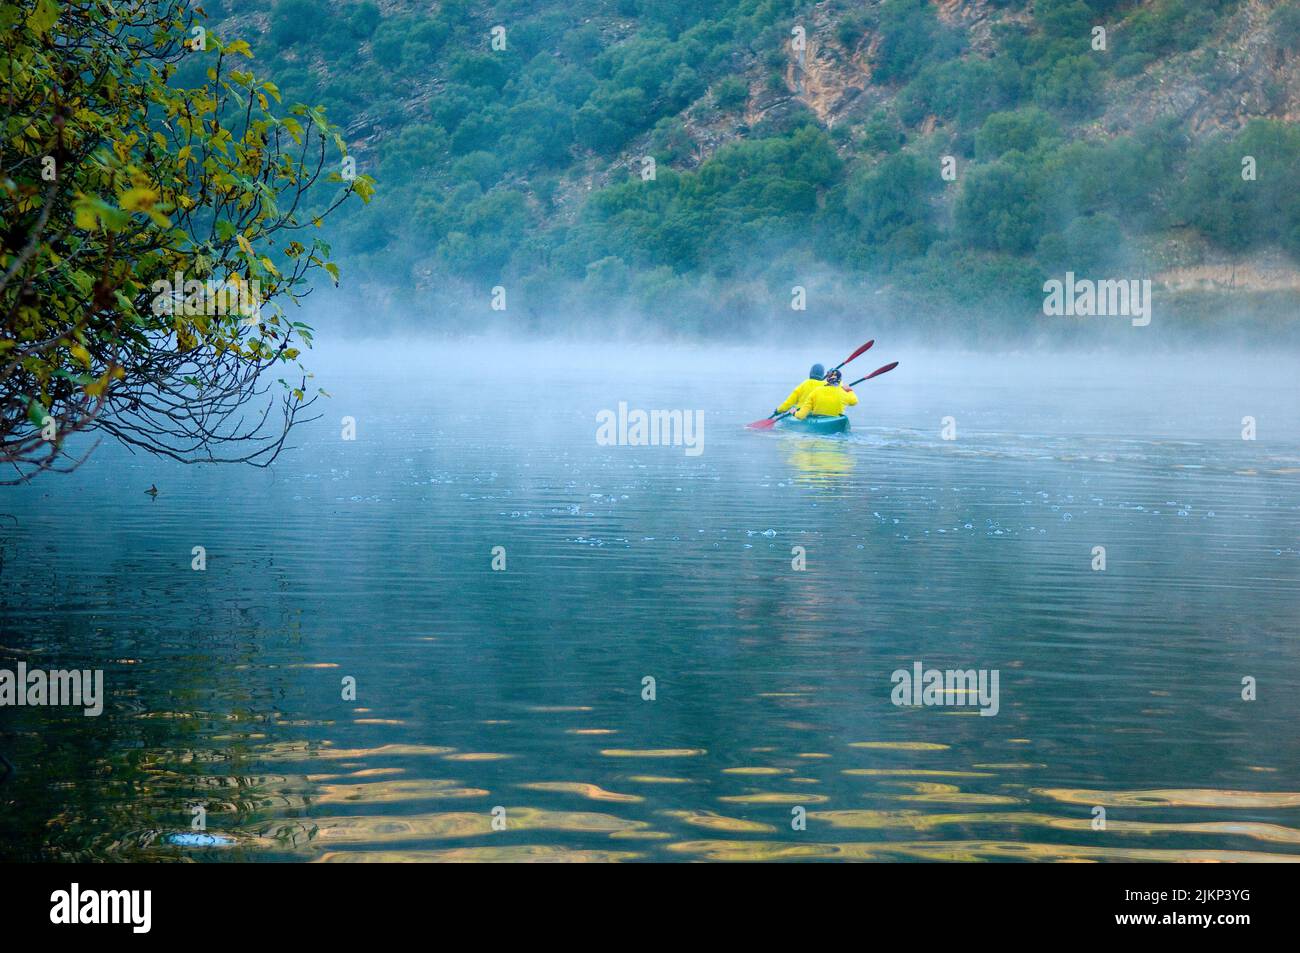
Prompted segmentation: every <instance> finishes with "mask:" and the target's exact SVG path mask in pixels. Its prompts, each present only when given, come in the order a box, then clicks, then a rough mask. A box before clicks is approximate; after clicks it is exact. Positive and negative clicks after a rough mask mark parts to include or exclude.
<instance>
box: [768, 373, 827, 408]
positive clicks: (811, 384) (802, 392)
mask: <svg viewBox="0 0 1300 953" xmlns="http://www.w3.org/2000/svg"><path fill="white" fill-rule="evenodd" d="M823 383H825V382H824V381H822V380H820V379H819V378H816V377H810V378H808V379H807V380H806V381H804V382H803V383H802V384H800V385H799V386H798V387H796V388H795V389H794V390H792V391H790V396H789V397H787V398H786V399H785V401H784V402H782V404H781V406H780V407H778V408H777V409H776V412H777V413H778V414H783V413H785V412H786V411H787V410H789V409H790V408H791V407H798V406H799V405H800V404H802V403H803V399H804V398H805V397H807V396H808V395H809V394H810V393H811V392H812V391H814V390H816V389H817V388H818V387H821V386H822V384H823Z"/></svg>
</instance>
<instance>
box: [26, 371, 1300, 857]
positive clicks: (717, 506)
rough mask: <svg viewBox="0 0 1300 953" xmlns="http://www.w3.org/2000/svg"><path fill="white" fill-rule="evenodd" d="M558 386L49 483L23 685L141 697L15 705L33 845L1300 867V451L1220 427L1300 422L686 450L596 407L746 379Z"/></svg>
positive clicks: (872, 434)
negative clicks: (626, 426)
mask: <svg viewBox="0 0 1300 953" xmlns="http://www.w3.org/2000/svg"><path fill="white" fill-rule="evenodd" d="M467 366H471V365H467ZM537 373H538V374H540V375H542V377H541V378H539V379H532V380H530V381H529V382H527V383H526V384H525V383H520V384H519V385H518V386H517V388H516V389H511V388H512V386H513V385H506V386H503V389H502V392H501V400H502V404H501V406H500V408H498V411H497V413H496V415H495V416H494V418H493V419H492V420H491V421H486V422H485V421H484V419H483V418H482V417H481V416H475V415H473V414H471V413H470V410H469V409H468V408H465V407H464V406H463V405H462V404H461V403H460V402H458V401H457V400H456V399H455V398H456V394H457V393H459V388H461V387H462V386H463V384H464V383H465V378H464V372H462V371H459V370H449V371H447V373H446V374H444V375H442V376H440V377H439V378H438V380H437V381H436V382H435V383H433V384H427V385H424V384H422V385H421V387H427V393H426V396H424V397H421V398H418V399H417V401H416V403H415V404H414V405H412V406H408V407H404V408H402V409H400V410H397V411H395V410H394V409H393V408H392V407H391V406H390V404H389V403H388V402H387V400H386V399H385V398H384V396H383V395H384V394H386V393H389V392H391V390H392V388H393V387H395V386H397V384H396V383H395V382H394V380H393V379H392V378H391V377H390V378H388V379H386V380H385V381H384V382H383V387H382V388H381V387H380V386H378V384H377V383H376V382H373V381H370V382H367V381H362V380H351V381H349V380H348V379H346V378H345V379H343V380H342V381H341V382H336V383H335V386H331V387H330V390H331V391H333V392H335V393H336V396H335V398H334V401H335V403H336V404H337V407H338V408H339V409H338V413H339V414H340V415H341V414H343V413H347V414H351V415H354V416H356V418H357V420H358V422H359V434H360V435H361V436H360V438H359V439H358V441H356V442H354V443H349V442H343V441H340V440H338V439H337V433H336V432H335V431H334V430H332V429H331V427H330V426H327V424H328V423H329V421H323V422H321V423H320V424H319V425H313V426H312V427H310V428H308V429H307V430H305V431H304V432H303V435H302V437H301V439H300V441H299V442H300V443H301V447H300V448H299V449H298V450H296V451H295V452H294V453H292V454H290V455H288V456H286V457H285V458H284V459H283V461H282V462H281V463H280V464H278V465H277V466H276V467H275V468H274V469H273V470H272V471H269V472H263V471H249V470H231V469H197V468H184V467H172V466H169V465H166V464H163V463H159V462H157V461H151V460H145V459H141V458H139V457H132V456H130V455H128V454H125V453H124V452H122V451H120V450H118V449H117V448H113V447H104V448H101V450H100V452H99V453H98V454H97V455H96V456H95V457H94V458H92V460H91V462H90V463H88V464H87V465H86V466H85V467H84V468H83V469H82V470H81V471H80V472H78V473H76V474H74V475H73V476H71V477H68V478H66V479H63V480H58V479H51V480H47V481H44V482H40V483H37V484H33V485H32V486H30V487H19V488H15V489H14V490H13V491H12V493H11V494H10V495H9V496H8V497H7V500H8V502H7V503H6V504H5V508H6V509H7V510H9V511H12V512H14V513H15V515H16V516H17V517H18V524H17V526H16V527H13V526H11V525H10V523H11V521H5V524H4V525H3V526H0V529H3V532H4V536H3V537H2V538H0V557H2V558H3V562H2V563H0V580H3V585H2V586H0V667H4V668H13V667H14V666H15V665H16V663H17V662H18V661H24V662H26V663H27V664H28V665H29V666H41V667H44V668H56V667H57V668H73V667H75V668H101V669H103V670H104V675H105V679H104V681H105V687H106V690H107V692H108V694H109V699H108V704H107V705H106V708H105V712H104V714H103V716H101V717H99V718H85V717H83V716H82V715H81V714H80V710H75V711H69V710H64V709H51V708H37V709H33V708H3V709H0V754H3V755H4V756H5V757H6V758H8V759H9V760H10V761H12V762H13V763H14V765H15V767H16V771H15V773H14V774H13V775H12V776H11V777H9V778H8V779H7V780H4V781H3V782H0V855H3V856H4V857H5V858H18V859H36V858H46V859H104V858H119V859H135V860H143V859H185V858H191V859H198V860H208V861H223V860H302V861H324V862H348V861H354V862H366V861H390V860H416V861H431V862H432V861H538V862H608V861H638V860H720V861H751V860H796V859H798V860H836V859H844V860H890V861H893V860H905V861H917V860H927V861H928V860H945V861H990V860H1042V861H1061V860H1083V861H1108V860H1130V861H1131V860H1138V861H1143V860H1147V861H1178V860H1224V861H1234V860H1294V859H1297V858H1300V768H1298V767H1297V765H1300V758H1298V757H1297V755H1300V744H1298V743H1297V734H1296V731H1295V727H1294V726H1295V724H1296V723H1297V716H1300V702H1297V700H1296V698H1295V696H1294V693H1292V692H1290V691H1289V690H1288V688H1287V687H1288V686H1292V685H1295V684H1300V653H1298V652H1297V650H1296V647H1295V646H1296V643H1295V636H1296V632H1295V618H1296V608H1297V595H1296V593H1297V591H1300V590H1298V588H1297V583H1300V544H1297V542H1296V540H1297V538H1298V537H1300V534H1298V533H1297V530H1298V529H1300V484H1297V481H1296V478H1297V476H1298V475H1300V466H1298V465H1300V447H1297V446H1296V445H1295V443H1294V442H1292V443H1287V442H1285V441H1279V440H1276V439H1275V440H1272V441H1263V440H1261V441H1257V442H1252V443H1247V442H1244V441H1240V440H1235V439H1231V438H1230V437H1225V438H1222V439H1219V438H1216V437H1214V436H1213V434H1214V433H1215V432H1216V429H1215V428H1221V427H1227V425H1228V424H1232V423H1233V420H1234V416H1233V415H1234V414H1235V415H1236V419H1239V417H1240V414H1241V413H1243V412H1245V411H1239V405H1240V404H1246V405H1249V407H1250V409H1251V411H1252V412H1254V413H1256V414H1258V415H1259V416H1260V418H1261V419H1268V420H1269V421H1271V422H1272V425H1273V430H1272V432H1273V433H1291V434H1294V433H1296V432H1300V431H1297V430H1296V427H1295V423H1296V422H1297V421H1298V420H1300V413H1298V412H1297V411H1298V410H1300V408H1297V406H1296V401H1295V398H1294V396H1293V393H1292V391H1290V390H1285V389H1282V388H1273V389H1270V387H1271V385H1270V384H1269V382H1268V381H1267V380H1262V379H1252V380H1251V381H1250V382H1249V387H1248V386H1247V385H1246V384H1243V385H1242V387H1243V388H1245V389H1243V390H1242V392H1241V395H1240V397H1241V399H1240V401H1231V400H1228V399H1227V398H1226V397H1224V398H1223V399H1222V400H1221V401H1220V402H1219V403H1214V402H1211V401H1203V402H1202V403H1201V404H1199V405H1198V406H1197V407H1196V408H1194V410H1192V411H1187V413H1189V414H1191V413H1194V414H1195V415H1194V416H1190V417H1180V416H1179V413H1180V409H1179V408H1178V407H1171V406H1169V405H1166V404H1161V403H1159V400H1158V399H1157V398H1155V397H1152V396H1151V394H1148V393H1146V392H1143V393H1141V394H1138V393H1131V392H1125V391H1123V390H1113V391H1110V392H1105V391H1102V392H1098V393H1092V392H1089V399H1091V400H1093V401H1094V404H1093V405H1091V406H1089V407H1088V409H1087V413H1086V415H1084V413H1083V412H1082V411H1080V410H1078V409H1077V406H1076V405H1075V404H1071V403H1068V402H1064V403H1061V404H1060V405H1052V406H1050V407H1045V408H1040V410H1041V414H1040V417H1039V418H1036V419H1035V420H1033V421H1027V420H1022V419H1020V417H1019V416H1017V415H1018V414H1021V413H1028V411H1025V410H1024V408H1025V407H1029V406H1033V407H1038V404H1040V403H1045V402H1050V401H1051V400H1054V399H1055V398H1054V397H1053V395H1054V394H1055V393H1056V392H1055V391H1053V390H1051V389H1049V388H1046V387H1043V386H1040V387H1038V388H1037V389H1036V390H1033V391H1032V392H1026V393H1025V394H1021V395H1019V396H1020V398H1021V402H1020V403H1019V404H1017V403H1015V401H1012V400H1008V393H1007V391H1006V384H1005V381H1002V380H997V381H993V380H990V381H988V382H986V383H985V385H983V386H979V387H976V386H970V387H967V388H966V389H964V390H962V391H960V399H958V398H956V397H953V396H952V394H953V393H956V392H943V391H935V392H931V391H929V390H924V389H916V388H919V387H920V386H921V385H919V384H917V385H913V390H911V391H908V390H907V389H906V385H905V384H901V383H900V384H899V385H897V386H895V388H894V389H893V390H887V389H883V388H882V389H878V390H876V391H870V392H864V393H863V397H864V406H862V407H859V408H855V412H856V413H857V416H855V418H854V430H853V431H852V432H850V433H849V434H846V435H843V436H839V437H833V438H811V437H805V436H800V435H792V434H779V433H774V434H755V433H752V432H746V431H744V430H743V427H742V425H743V423H744V421H745V420H746V419H748V417H751V416H753V414H752V413H751V414H749V415H746V414H744V413H742V412H741V411H740V409H739V408H737V409H736V413H735V419H734V420H730V419H726V418H724V417H723V416H721V415H720V414H718V413H715V412H712V411H711V412H710V416H709V417H708V418H707V420H708V423H707V426H708V427H709V428H710V429H709V431H708V439H707V442H706V445H705V446H706V451H705V452H704V453H703V454H702V455H701V456H699V457H686V456H685V455H683V454H681V453H680V452H678V453H673V452H670V451H671V449H672V448H624V447H599V446H597V445H596V444H595V442H594V438H593V434H594V423H593V421H594V414H595V413H596V411H598V410H599V409H600V408H602V407H607V406H613V405H615V404H616V403H617V400H619V399H630V400H632V401H640V402H641V403H642V404H644V405H646V406H660V405H662V406H685V407H692V406H713V405H712V404H711V403H708V402H707V400H706V397H707V393H706V391H707V388H708V381H707V379H704V378H701V379H695V378H692V379H691V380H690V382H688V383H685V384H676V385H674V387H676V388H677V389H676V390H668V391H664V390H663V389H662V385H661V383H659V382H657V381H655V380H653V379H652V378H651V377H650V376H646V377H644V378H639V377H636V376H635V375H632V376H625V377H622V378H618V379H615V378H614V377H611V378H610V379H608V380H602V379H598V378H595V377H593V373H592V372H591V370H590V368H584V369H583V370H582V371H581V372H580V373H576V372H575V373H573V374H572V375H570V376H566V375H569V374H570V372H569V371H566V370H565V369H563V368H545V369H542V370H539V371H538V372H537ZM457 374H461V377H457V376H456V375H457ZM688 376H689V375H688ZM895 376H897V377H898V380H899V381H900V382H905V381H906V380H907V379H906V378H904V377H903V376H902V375H901V374H900V375H895ZM423 379H424V378H421V380H423ZM1135 379H1137V380H1140V378H1135ZM557 381H559V382H560V383H563V384H564V385H565V386H564V387H559V386H557ZM411 384H412V386H410V387H406V390H407V391H409V392H410V393H416V394H419V393H422V391H421V388H420V387H416V386H414V380H413V381H412V382H411ZM779 384H780V381H778V380H777V379H773V380H771V381H769V382H768V383H767V384H766V385H765V390H764V393H759V392H758V389H757V388H756V392H755V393H754V394H753V395H752V398H753V399H752V404H753V406H756V407H763V406H768V403H767V402H766V401H767V395H766V391H767V390H770V391H782V388H781V387H780V386H779ZM340 385H341V386H340ZM926 386H930V385H926ZM935 386H937V385H935ZM1131 386H1133V387H1138V386H1140V385H1139V384H1133V385H1131ZM695 388H699V390H696V389H695ZM786 389H788V387H787V388H786ZM864 390H865V388H864ZM539 391H540V392H542V393H544V394H545V395H546V400H545V404H546V406H547V407H548V411H547V413H545V414H538V413H535V410H536V408H537V407H538V406H539ZM782 392H783V391H782ZM1031 396H1032V397H1034V398H1035V399H1036V401H1037V402H1038V403H1035V402H1034V401H1030V400H1029V397H1031ZM1220 396H1222V395H1220ZM746 399H748V398H746ZM1144 401H1151V402H1150V403H1149V404H1144V403H1143V402H1144ZM1097 402H1099V403H1097ZM950 404H951V406H949V405H950ZM1220 404H1222V406H1220ZM1009 406H1011V407H1013V408H1019V409H1015V410H1014V411H1013V410H1008V409H1007V408H1008V407H1009ZM1135 407H1137V408H1142V407H1147V410H1146V411H1145V413H1147V414H1148V416H1145V417H1142V416H1135V414H1136V413H1137V411H1135V410H1134V408H1135ZM1257 408H1259V409H1257ZM946 413H954V414H956V415H957V416H958V419H959V420H960V421H961V430H960V431H959V432H960V433H962V434H964V436H963V438H962V439H960V440H958V441H955V442H946V441H943V440H942V439H941V438H940V437H939V435H938V430H937V423H936V422H937V421H938V420H939V418H940V416H942V415H943V414H946ZM1072 414H1073V415H1074V416H1073V417H1072V416H1071V415H1072ZM1083 416H1086V417H1087V419H1088V420H1094V419H1105V420H1111V421H1114V422H1115V423H1114V427H1113V428H1112V429H1113V431H1114V434H1119V435H1118V436H1117V435H1113V434H1111V433H1110V432H1106V431H1099V430H1097V429H1095V428H1094V429H1092V430H1090V431H1088V432H1082V431H1079V432H1076V430H1075V429H1074V425H1073V424H1072V423H1071V421H1075V422H1076V423H1077V422H1078V419H1081V418H1082V417H1083ZM1047 420H1052V421H1065V423H1064V424H1062V425H1061V426H1060V427H1058V429H1057V430H1055V431H1050V430H1049V428H1047V427H1046V426H1044V422H1045V421H1047ZM1224 421H1226V422H1227V423H1226V424H1225V423H1224ZM932 424H933V425H932ZM1288 428H1289V429H1288ZM1228 429H1231V428H1230V427H1229V428H1228ZM1171 435H1172V436H1171ZM152 482H157V484H158V486H159V487H160V489H161V491H162V492H161V493H160V494H159V496H158V498H157V499H156V500H151V499H149V498H147V497H144V496H143V495H141V494H139V493H137V492H135V490H136V484H140V485H142V486H147V485H149V484H150V483H152ZM137 497H138V498H137ZM196 545H202V546H204V547H205V548H206V550H207V553H208V569H207V570H206V571H205V572H201V573H200V572H194V571H192V570H191V569H190V560H191V558H192V557H191V550H192V548H193V547H194V546H196ZM1097 545H1104V546H1105V547H1106V551H1107V560H1108V565H1107V568H1106V570H1105V571H1104V572H1098V571H1093V570H1092V568H1091V566H1090V562H1091V560H1092V553H1093V547H1095V546H1097ZM495 546H504V547H505V549H506V552H507V554H508V568H507V569H506V570H505V571H501V572H497V571H493V570H492V568H491V560H492V549H493V547H495ZM795 547H802V548H803V550H804V552H805V556H806V568H804V569H803V570H801V571H796V570H795V569H794V568H793V567H792V561H791V560H792V551H793V550H794V548H795ZM914 662H921V663H923V664H924V665H925V666H927V667H931V666H932V667H936V668H940V669H947V668H961V669H966V668H988V669H997V670H998V671H999V672H1000V673H1001V681H1000V685H1001V689H1000V691H1001V698H1000V702H1001V704H1000V707H999V711H998V714H997V715H996V716H995V717H980V716H979V715H978V714H977V713H976V711H975V710H974V709H971V708H963V707H958V706H941V707H932V708H926V707H918V708H912V707H895V706H894V705H893V704H892V703H891V700H890V695H891V689H892V687H893V685H892V683H891V679H890V674H891V673H892V672H893V671H894V670H896V669H899V668H904V669H907V668H910V667H911V665H912V664H913V663H914ZM647 676H649V677H651V678H653V679H654V683H653V684H654V692H653V697H649V696H647V694H646V689H645V686H646V683H645V682H644V679H645V678H646V677H647ZM1247 676H1250V677H1254V678H1256V679H1257V680H1258V683H1259V686H1260V690H1259V693H1258V697H1257V700H1255V701H1249V702H1247V701H1243V700H1242V697H1241V692H1242V679H1243V678H1244V677H1247ZM344 679H355V685H356V697H355V699H353V698H351V697H347V698H346V700H345V696H344V693H343V691H342V688H343V680H344ZM197 807H202V808H203V809H204V811H205V812H206V831H195V830H193V828H192V821H193V819H194V816H195V815H194V810H195V808H197ZM1098 809H1104V811H1105V826H1104V828H1100V827H1098V825H1097V814H1096V812H1097V810H1098Z"/></svg>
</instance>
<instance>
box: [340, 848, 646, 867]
mask: <svg viewBox="0 0 1300 953" xmlns="http://www.w3.org/2000/svg"><path fill="white" fill-rule="evenodd" d="M642 856H644V855H642V854H636V853H631V852H629V851H615V850H570V849H569V848H567V847H547V846H544V845H542V844H533V845H525V844H520V845H518V846H512V847H454V848H451V849H450V850H346V851H339V850H332V851H330V852H329V853H327V854H322V855H321V856H320V857H319V858H317V863H326V864H392V863H400V862H406V863H414V864H462V863H480V864H497V863H509V864H529V863H533V864H608V863H618V862H619V861H624V860H636V859H637V858H639V857H642Z"/></svg>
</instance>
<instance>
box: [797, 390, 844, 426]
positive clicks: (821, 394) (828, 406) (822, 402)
mask: <svg viewBox="0 0 1300 953" xmlns="http://www.w3.org/2000/svg"><path fill="white" fill-rule="evenodd" d="M818 383H821V382H820V381H818ZM857 402H858V395H857V394H855V393H853V391H851V390H845V389H844V388H843V387H841V386H839V385H838V384H837V385H835V386H831V385H830V384H822V386H821V387H818V388H816V389H815V390H810V391H809V392H808V393H807V394H806V395H805V396H804V399H803V402H802V403H800V404H799V409H798V410H796V411H795V412H794V415H795V416H796V417H798V418H799V419H800V420H803V419H804V418H805V417H807V416H808V415H809V414H812V415H814V416H816V417H838V416H839V415H840V414H842V413H844V408H845V407H852V406H853V405H854V404H856V403H857Z"/></svg>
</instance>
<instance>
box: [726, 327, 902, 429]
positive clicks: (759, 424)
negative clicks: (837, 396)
mask: <svg viewBox="0 0 1300 953" xmlns="http://www.w3.org/2000/svg"><path fill="white" fill-rule="evenodd" d="M875 343H876V339H875V338H872V339H871V340H870V341H868V342H867V343H866V344H864V345H862V347H860V348H858V349H857V350H856V351H854V352H853V353H852V354H850V355H849V356H848V357H846V358H845V359H844V360H842V361H840V362H839V363H838V364H836V365H835V366H834V367H832V368H831V370H833V371H838V370H839V369H840V368H841V367H843V366H844V365H845V364H847V363H849V362H850V361H852V360H853V359H854V358H855V357H860V356H861V355H863V354H866V353H867V352H868V351H870V350H871V345H873V344H875ZM850 386H852V385H850ZM775 419H776V411H775V410H774V411H772V413H770V414H768V415H767V417H766V418H765V419H763V420H755V421H754V422H753V423H752V424H748V427H749V429H751V430H767V429H769V428H770V427H772V426H773V424H774V423H775ZM769 421H770V422H769Z"/></svg>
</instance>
